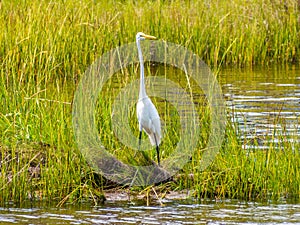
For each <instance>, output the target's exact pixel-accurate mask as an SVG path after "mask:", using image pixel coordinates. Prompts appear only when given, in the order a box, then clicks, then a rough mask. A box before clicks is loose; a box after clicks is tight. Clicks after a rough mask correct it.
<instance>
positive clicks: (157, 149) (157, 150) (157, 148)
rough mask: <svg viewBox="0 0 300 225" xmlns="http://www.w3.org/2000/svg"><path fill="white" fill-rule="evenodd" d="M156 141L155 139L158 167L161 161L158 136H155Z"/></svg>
mask: <svg viewBox="0 0 300 225" xmlns="http://www.w3.org/2000/svg"><path fill="white" fill-rule="evenodd" d="M154 139H155V144H156V152H157V164H158V166H159V165H160V160H159V147H158V144H157V140H156V135H155V134H154Z"/></svg>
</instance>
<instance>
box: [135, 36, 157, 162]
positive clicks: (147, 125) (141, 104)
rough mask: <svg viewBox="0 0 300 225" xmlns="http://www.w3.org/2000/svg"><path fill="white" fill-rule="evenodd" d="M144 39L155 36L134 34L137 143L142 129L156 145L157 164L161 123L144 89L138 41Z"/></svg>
mask: <svg viewBox="0 0 300 225" xmlns="http://www.w3.org/2000/svg"><path fill="white" fill-rule="evenodd" d="M144 39H156V38H155V37H153V36H150V35H146V34H144V33H142V32H139V33H137V35H136V44H137V49H138V55H139V60H140V92H139V100H138V103H137V106H136V111H137V118H138V121H139V131H140V136H139V145H140V144H141V135H142V130H144V131H145V132H146V133H147V134H148V136H149V138H150V142H151V144H152V145H155V146H156V152H157V162H158V165H159V163H160V158H159V145H160V141H161V123H160V118H159V115H158V112H157V109H156V108H155V106H154V104H153V103H152V101H151V99H150V98H149V97H148V96H147V94H146V90H145V81H144V79H145V78H144V60H143V54H142V50H141V46H140V41H141V40H144Z"/></svg>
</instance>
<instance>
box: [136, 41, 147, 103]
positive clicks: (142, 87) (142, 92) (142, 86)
mask: <svg viewBox="0 0 300 225" xmlns="http://www.w3.org/2000/svg"><path fill="white" fill-rule="evenodd" d="M136 44H137V49H138V55H139V60H140V92H139V99H142V98H145V97H147V94H146V90H145V81H144V79H145V78H144V59H143V54H142V50H141V45H140V40H137V41H136Z"/></svg>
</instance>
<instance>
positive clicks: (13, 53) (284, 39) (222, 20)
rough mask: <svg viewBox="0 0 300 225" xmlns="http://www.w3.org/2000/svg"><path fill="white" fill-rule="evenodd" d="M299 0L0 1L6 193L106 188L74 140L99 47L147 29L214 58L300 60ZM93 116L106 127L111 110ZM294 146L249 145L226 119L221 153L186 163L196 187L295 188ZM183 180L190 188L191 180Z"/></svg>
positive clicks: (1, 183) (6, 197)
mask: <svg viewBox="0 0 300 225" xmlns="http://www.w3.org/2000/svg"><path fill="white" fill-rule="evenodd" d="M297 4H298V2H296V1H293V0H287V1H284V4H282V1H279V0H278V1H277V0H275V1H259V0H255V1H251V2H245V1H242V0H231V1H229V2H228V1H227V2H225V1H188V2H183V1H139V2H133V1H120V2H116V1H106V2H102V1H88V0H83V1H79V2H78V1H76V2H75V1H71V0H66V1H47V0H42V1H37V0H33V1H30V2H29V1H20V0H12V1H1V2H0V12H1V13H0V30H1V32H0V63H1V66H0V84H1V85H0V100H1V104H0V160H1V162H0V172H1V179H0V187H1V188H0V201H1V202H3V203H4V202H8V201H10V200H13V201H15V202H23V201H24V200H26V199H42V200H48V201H50V200H53V199H54V200H57V201H61V200H62V202H61V203H63V202H65V201H68V200H69V201H80V200H82V199H88V198H89V197H90V196H92V197H93V198H94V199H96V198H98V197H99V198H101V191H102V188H103V182H104V180H102V178H99V177H98V178H95V176H96V175H95V174H94V173H93V171H92V170H91V168H90V167H89V166H88V165H87V164H86V162H85V160H84V159H83V158H82V156H81V154H80V151H79V150H78V149H77V148H76V144H75V140H74V138H73V131H72V124H71V120H72V113H71V112H72V99H73V96H74V92H75V90H76V87H77V85H78V82H79V80H80V78H81V77H82V76H83V74H84V71H85V70H86V69H87V67H88V66H89V65H90V64H91V63H93V62H94V61H95V60H96V59H97V58H98V57H99V56H101V55H102V54H103V53H105V52H107V51H109V50H111V49H112V48H115V47H116V46H120V45H122V44H125V43H129V42H132V41H134V40H135V38H134V37H135V34H136V32H137V31H144V32H145V33H150V34H152V35H155V36H157V37H159V38H162V39H164V40H167V41H170V42H174V43H177V44H181V45H183V46H185V47H187V48H188V49H190V50H191V51H193V52H195V53H196V54H197V55H199V56H200V57H201V58H202V59H203V60H204V61H205V62H206V63H207V64H208V65H210V66H213V67H220V66H222V65H225V64H226V65H237V66H244V65H255V64H262V65H269V64H272V63H279V64H287V63H295V64H297V63H299V58H300V53H299V52H300V51H299V41H298V40H299V26H300V25H299V18H298V15H299V5H297ZM153 15H156V16H153ZM99 104H100V103H99ZM103 104H104V103H103ZM104 106H105V107H109V106H110V104H109V101H107V102H105V104H104ZM108 111H109V109H108ZM97 122H98V123H99V125H101V126H103V127H104V128H105V129H107V130H105V129H104V130H102V131H100V132H103V133H105V131H108V130H109V129H110V127H109V124H104V123H105V122H106V123H109V122H107V121H106V120H105V119H103V120H100V119H99V120H98V121H97ZM104 125H105V126H107V127H105V126H104ZM175 131H176V129H174V133H175ZM105 141H107V142H108V143H109V144H111V146H114V147H119V148H121V147H122V146H116V143H111V141H112V140H111V139H110V138H108V137H107V138H106V140H105ZM168 141H169V142H170V144H173V143H172V140H171V139H169V140H168ZM297 149H299V146H296V147H295V148H291V147H289V144H288V143H287V144H286V146H285V147H284V148H283V149H280V150H278V149H275V148H274V147H273V146H270V148H269V150H268V151H267V152H264V151H254V152H249V153H247V152H245V151H244V150H243V149H242V148H241V146H240V145H239V144H238V143H237V141H236V139H235V134H234V132H233V130H232V129H230V128H229V129H228V131H227V142H226V143H225V144H224V149H223V150H222V151H221V154H220V155H219V156H218V157H219V158H218V160H216V162H215V163H214V164H213V165H211V167H210V168H208V169H207V170H206V171H203V172H200V171H197V169H195V168H196V167H197V161H196V160H194V161H193V162H192V163H191V164H188V165H187V167H186V168H187V169H186V173H188V171H193V173H194V176H195V177H194V181H193V182H192V185H193V186H192V187H193V188H195V189H196V190H197V193H198V195H197V196H198V197H202V196H211V195H216V196H221V197H223V196H226V197H233V198H234V197H242V198H244V197H253V196H254V197H260V196H267V195H268V194H270V193H272V196H273V195H274V196H277V195H281V194H290V193H293V194H296V195H297V194H298V195H299V180H300V179H299V169H298V168H299V161H300V160H299V151H298V150H297ZM125 152H126V151H125ZM121 157H122V156H121ZM284 173H285V174H287V173H288V176H282V175H283V174H284ZM261 174H263V175H261ZM180 184H181V185H182V188H188V187H189V188H191V186H190V185H189V184H191V181H189V182H188V184H187V183H184V180H181V181H180ZM97 196H98V197H97Z"/></svg>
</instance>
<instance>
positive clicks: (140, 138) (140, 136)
mask: <svg viewBox="0 0 300 225" xmlns="http://www.w3.org/2000/svg"><path fill="white" fill-rule="evenodd" d="M141 143H142V131H140V134H139V149H138V150H139V151H140V150H141ZM135 156H136V151H135V153H134V157H135Z"/></svg>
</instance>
